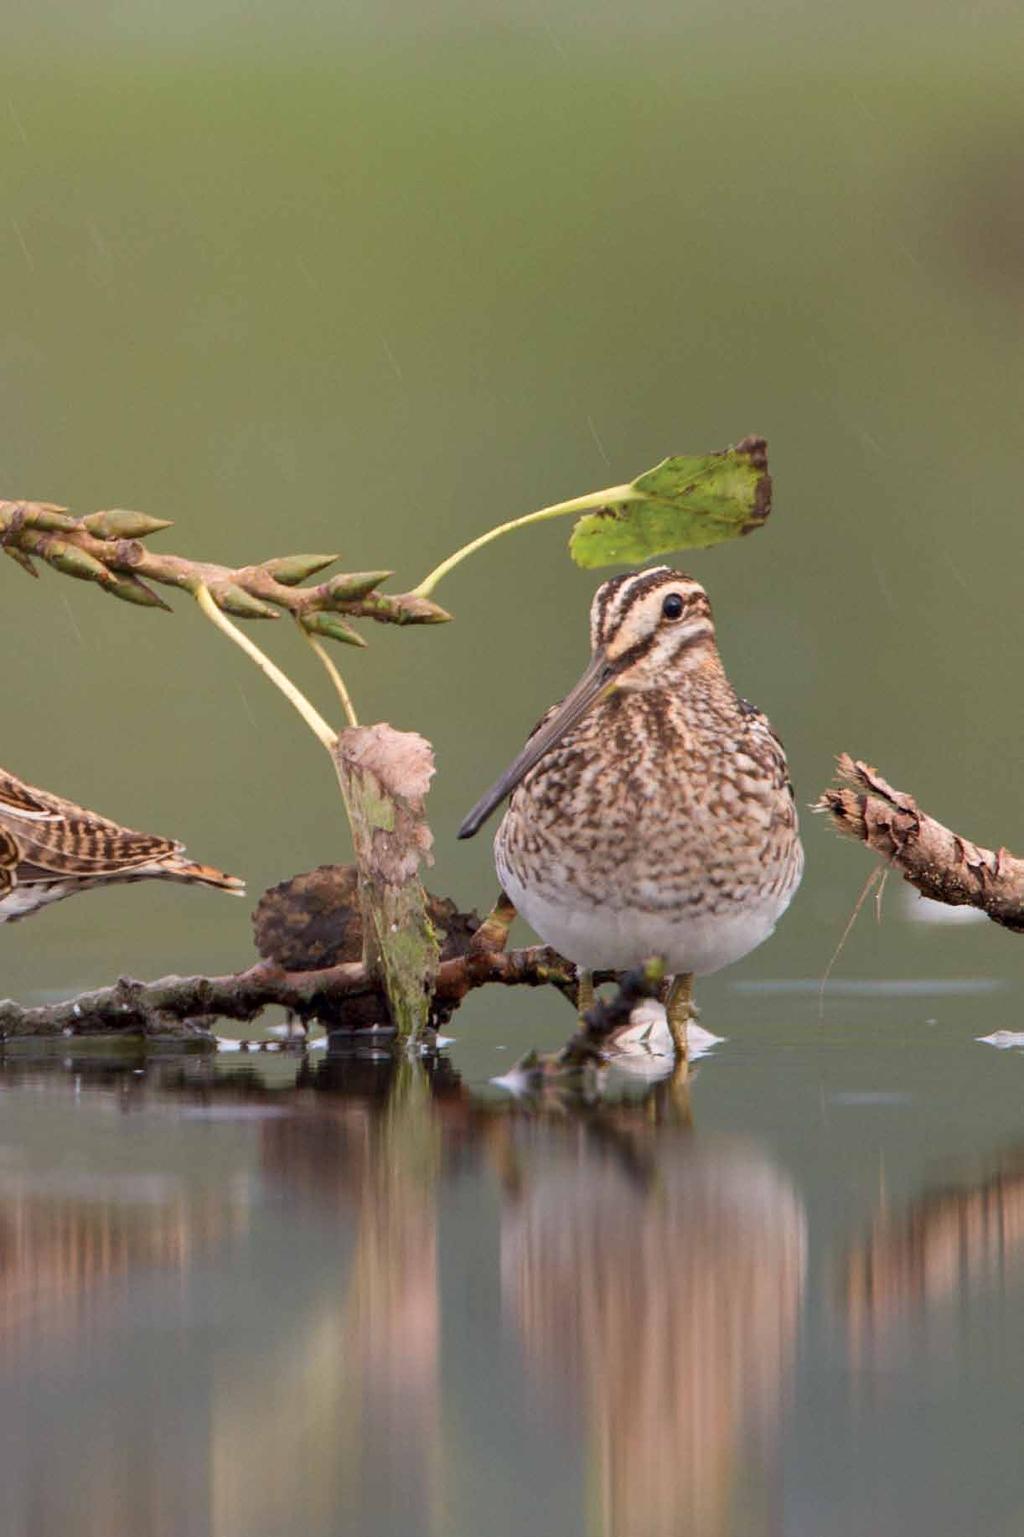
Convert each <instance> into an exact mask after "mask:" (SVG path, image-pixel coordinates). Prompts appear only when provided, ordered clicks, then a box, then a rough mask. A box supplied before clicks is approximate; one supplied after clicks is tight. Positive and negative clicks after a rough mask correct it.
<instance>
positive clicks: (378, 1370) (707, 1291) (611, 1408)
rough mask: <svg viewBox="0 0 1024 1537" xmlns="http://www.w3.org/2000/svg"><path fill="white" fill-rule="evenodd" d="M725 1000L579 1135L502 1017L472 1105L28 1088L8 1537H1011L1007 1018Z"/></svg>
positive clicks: (282, 1084)
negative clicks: (689, 1052)
mask: <svg viewBox="0 0 1024 1537" xmlns="http://www.w3.org/2000/svg"><path fill="white" fill-rule="evenodd" d="M725 997H726V998H728V999H729V1002H728V1005H727V1006H726V1007H723V1008H722V1009H721V1010H720V1011H716V1019H715V1021H714V1023H715V1025H716V1029H717V1030H719V1031H720V1033H722V1034H724V1035H726V1036H727V1039H726V1040H725V1041H724V1042H723V1043H722V1044H720V1045H718V1046H717V1047H715V1048H714V1049H713V1051H712V1052H711V1054H710V1055H709V1056H708V1057H706V1058H704V1059H703V1060H702V1061H701V1062H700V1063H699V1064H698V1065H697V1068H696V1070H695V1072H694V1075H693V1078H692V1082H691V1085H690V1088H689V1092H688V1093H686V1094H683V1093H681V1092H680V1091H679V1090H678V1089H675V1090H674V1089H673V1088H672V1087H671V1085H670V1084H668V1083H667V1082H664V1081H663V1082H651V1081H647V1080H645V1079H644V1078H643V1077H642V1076H632V1075H630V1074H629V1073H627V1072H625V1071H620V1072H619V1073H618V1074H616V1075H613V1078H612V1080H611V1081H610V1082H609V1084H608V1085H607V1086H606V1093H605V1095H604V1096H602V1097H600V1098H593V1099H591V1100H590V1101H589V1102H583V1101H581V1100H571V1099H569V1098H567V1097H564V1096H555V1095H552V1097H551V1098H550V1099H547V1100H545V1101H542V1102H532V1103H530V1102H524V1101H522V1100H516V1099H514V1098H511V1097H509V1096H507V1095H504V1094H502V1093H501V1092H500V1091H499V1090H497V1089H496V1088H495V1087H494V1085H493V1084H490V1083H489V1082H488V1081H487V1080H486V1078H484V1077H483V1073H484V1071H485V1070H486V1069H487V1068H491V1069H492V1071H494V1072H501V1071H503V1070H504V1068H505V1067H507V1065H508V1051H509V1050H510V1049H511V1050H516V1049H518V1048H519V1047H520V1046H522V1045H523V1044H524V1043H525V1042H526V1041H527V1040H528V1039H530V1038H531V1031H532V1027H531V1026H530V1025H529V1024H528V1023H526V1021H525V1020H521V1021H520V1023H519V1026H518V1028H516V1027H515V1026H511V1025H508V1026H506V1028H503V1029H502V1030H501V1032H500V1038H496V1036H495V1035H493V1034H492V1035H491V1036H490V1038H489V1039H488V1038H487V1014H486V1011H484V1010H480V1011H479V1012H478V1014H477V1018H476V1021H475V1025H474V1033H476V1034H477V1035H478V1037H479V1035H481V1034H482V1035H483V1036H484V1037H485V1038H484V1039H483V1040H481V1039H479V1038H478V1039H477V1040H476V1043H475V1046H474V1047H473V1049H472V1050H471V1051H469V1052H468V1053H467V1054H466V1058H465V1060H466V1061H467V1063H469V1064H471V1066H470V1070H469V1071H466V1072H463V1071H461V1070H460V1066H459V1061H460V1051H459V1044H458V1042H456V1043H455V1045H453V1046H452V1047H449V1048H448V1049H447V1051H446V1052H444V1053H442V1055H441V1056H440V1057H439V1058H438V1059H437V1060H435V1061H433V1062H431V1063H428V1064H425V1065H424V1066H423V1068H420V1067H419V1066H416V1065H412V1064H409V1063H403V1064H401V1065H400V1066H398V1067H397V1068H396V1067H395V1065H394V1063H393V1062H392V1061H391V1060H390V1059H389V1058H388V1057H387V1056H386V1055H385V1054H383V1053H376V1054H373V1053H363V1054H361V1055H357V1054H355V1053H354V1052H352V1051H343V1050H341V1049H340V1048H339V1049H331V1050H330V1051H327V1050H323V1049H320V1050H314V1051H310V1052H308V1053H307V1054H305V1055H302V1056H291V1055H285V1054H280V1053H279V1054H277V1055H274V1056H267V1055H259V1056H255V1055H245V1056H239V1055H237V1054H232V1055H231V1056H230V1057H224V1056H221V1057H219V1058H217V1059H216V1060H211V1059H210V1058H196V1057H191V1058H187V1059H180V1058H179V1059H177V1060H164V1061H157V1060H150V1061H145V1060H139V1061H133V1060H132V1061H127V1062H118V1063H116V1064H114V1063H111V1062H110V1061H109V1060H104V1059H103V1058H102V1056H97V1055H95V1054H91V1055H85V1054H80V1055H74V1054H72V1055H68V1056H64V1057H62V1056H59V1055H58V1056H54V1057H52V1058H50V1059H47V1060H44V1061H39V1060H29V1059H25V1058H19V1057H16V1056H9V1057H8V1058H7V1060H6V1062H5V1063H4V1066H3V1069H2V1076H0V1117H2V1127H3V1133H2V1142H0V1403H2V1406H3V1408H2V1415H3V1424H4V1434H3V1437H2V1442H0V1480H2V1485H3V1488H4V1521H3V1530H4V1532H5V1534H10V1537H21V1534H26V1537H28V1534H33V1533H40V1532H57V1531H70V1530H74V1531H75V1532H76V1533H81V1534H83V1537H84V1534H96V1537H101V1534H102V1537H110V1534H120V1533H124V1534H128V1533H131V1534H132V1537H141V1534H145V1537H157V1534H165V1533H166V1534H175V1537H177V1534H196V1537H205V1534H208V1533H209V1534H212V1537H236V1534H237V1537H243V1534H244V1537H278V1534H280V1533H283V1532H287V1531H303V1532H306V1533H309V1534H310V1537H320V1534H323V1537H327V1534H336V1533H341V1532H344V1533H353V1534H356V1533H358V1534H361V1537H362V1534H380V1537H398V1534H401V1537H416V1534H420V1533H422V1534H428V1533H429V1534H444V1537H462V1534H466V1537H474V1534H477V1533H479V1532H482V1531H488V1532H495V1533H505V1532H507V1533H509V1534H512V1533H515V1534H519V1537H522V1534H536V1537H547V1534H549V1533H552V1532H560V1533H567V1534H576V1533H578V1534H580V1537H583V1534H587V1537H591V1534H598V1533H607V1534H612V1533H614V1534H623V1537H625V1534H629V1537H669V1534H672V1537H712V1534H715V1537H728V1534H733V1537H756V1534H760V1533H765V1534H768V1533H771V1534H780V1533H784V1534H786V1537H819V1534H822V1533H826V1532H827V1533H829V1534H830V1537H833V1534H835V1537H845V1534H849V1537H861V1534H863V1533H865V1532H871V1533H872V1534H880V1537H886V1534H890V1533H891V1534H893V1537H895V1534H903V1533H909V1532H913V1533H916V1532H922V1533H923V1532H928V1533H929V1534H930V1537H945V1534H949V1537H960V1534H962V1533H963V1532H964V1531H967V1530H971V1531H978V1532H985V1533H991V1534H997V1533H999V1534H1002V1533H1006V1534H1007V1537H1009V1534H1010V1533H1016V1532H1019V1531H1020V1530H1021V1524H1022V1521H1024V1473H1022V1471H1021V1463H1020V1458H1019V1434H1020V1405H1021V1397H1020V1379H1021V1374H1022V1369H1024V1285H1022V1282H1024V1116H1022V1112H1021V1102H1022V1094H1024V1054H1021V1053H1020V1052H1016V1051H999V1050H996V1049H994V1048H992V1047H990V1046H988V1045H986V1044H982V1043H979V1042H977V1041H976V1040H975V1038H974V1037H975V1036H976V1035H978V1034H980V1033H983V1032H986V1030H987V1029H990V1028H996V1027H998V1025H1000V1024H1001V1023H1003V1022H1005V1020H1006V1018H1007V1010H1006V997H1005V993H1003V992H1001V991H1000V990H999V989H998V988H993V987H991V986H986V985H985V984H984V983H983V982H980V983H978V984H976V985H974V986H973V987H972V986H971V985H970V984H969V983H962V984H961V986H960V987H959V988H954V989H953V990H952V992H950V991H948V990H946V989H945V988H944V987H943V984H942V983H941V982H937V981H930V982H929V981H928V980H927V979H918V986H917V987H916V988H915V989H913V990H912V993H911V996H909V997H908V996H906V995H905V991H904V995H903V996H897V997H892V996H889V995H886V994H885V993H884V990H882V989H875V990H871V989H869V990H868V991H867V993H866V995H865V994H862V993H861V992H860V991H859V990H857V989H856V988H854V989H848V988H846V989H844V988H843V987H840V988H839V989H838V996H836V997H833V998H830V999H828V1000H827V1001H826V1014H825V1020H824V1022H822V1021H821V1020H820V1019H819V1009H818V1000H817V998H816V997H814V996H810V995H809V994H808V991H807V990H806V989H803V988H800V987H795V988H794V989H793V990H792V991H786V990H785V989H784V988H781V987H775V988H772V989H769V990H767V991H763V990H759V989H757V988H753V987H752V988H748V989H745V990H744V989H734V990H733V991H732V993H731V994H725ZM563 1009H564V1005H563ZM523 1012H524V1013H525V1012H526V1011H525V1010H524V1011H523ZM719 1012H720V1013H721V1016H722V1017H718V1013H719ZM564 1014H565V1018H564V1020H563V1024H568V1022H569V1018H570V1016H569V1013H568V1010H567V1009H564ZM464 1026H465V1028H466V1030H467V1032H468V1028H469V1021H468V1016H467V1017H466V1019H465V1020H463V1019H462V1018H461V1017H460V1018H459V1019H457V1021H456V1024H455V1025H454V1026H453V1029H454V1030H455V1032H456V1034H461V1033H462V1030H463V1027H464ZM533 1038H535V1033H534V1035H533Z"/></svg>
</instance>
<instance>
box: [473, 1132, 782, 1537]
mask: <svg viewBox="0 0 1024 1537" xmlns="http://www.w3.org/2000/svg"><path fill="white" fill-rule="evenodd" d="M524 1131H525V1132H526V1136H525V1143H526V1144H527V1147H526V1148H524V1152H526V1153H527V1156H528V1160H529V1171H530V1172H529V1173H528V1174H527V1175H526V1176H525V1177H524V1178H523V1179H522V1180H521V1182H520V1183H519V1186H518V1190H517V1193H516V1195H515V1196H514V1198H512V1199H510V1200H509V1202H508V1205H507V1207H506V1210H505V1214H504V1218H503V1229H502V1264H503V1276H504V1288H505V1297H506V1305H507V1311H508V1314H509V1316H510V1318H511V1320H513V1321H514V1323H515V1326H516V1327H517V1328H518V1330H519V1331H520V1333H521V1337H522V1340H523V1342H524V1345H525V1347H526V1352H527V1356H528V1359H529V1363H530V1366H531V1367H532V1369H533V1372H534V1374H535V1377H536V1378H537V1379H538V1380H539V1382H540V1383H541V1384H542V1385H543V1387H544V1388H545V1389H546V1390H547V1393H548V1395H549V1396H550V1397H551V1398H552V1399H554V1400H556V1401H557V1400H559V1399H564V1396H565V1394H567V1393H568V1394H569V1395H570V1396H571V1397H572V1398H575V1399H577V1400H578V1401H579V1402H580V1406H581V1407H582V1409H583V1411H584V1414H585V1416H586V1420H587V1422H588V1426H589V1443H590V1459H591V1468H592V1477H593V1481H594V1486H595V1492H596V1495H597V1506H598V1509H599V1511H600V1521H599V1525H598V1527H597V1529H598V1530H600V1531H601V1532H603V1533H606V1534H609V1537H627V1534H628V1537H678V1534H680V1533H684V1532H685V1533H686V1534H687V1537H712V1534H725V1533H727V1532H731V1531H734V1530H740V1529H742V1530H743V1531H745V1532H755V1531H759V1530H762V1529H770V1530H775V1529H776V1517H777V1511H776V1512H773V1511H772V1510H771V1508H767V1509H766V1508H765V1506H766V1504H767V1506H768V1507H771V1506H772V1505H773V1504H775V1502H776V1493H777V1491H776V1490H775V1484H776V1483H777V1480H776V1479H775V1477H774V1472H773V1469H774V1464H775V1455H774V1453H775V1432H776V1429H777V1424H778V1419H779V1413H780V1408H781V1407H782V1406H783V1405H784V1403H785V1400H786V1396H787V1390H788V1384H789V1374H790V1367H791V1362H792V1354H793V1344H794V1337H795V1333H796V1327H797V1319H798V1313H799V1303H800V1296H801V1289H802V1283H803V1274H804V1260H805V1218H804V1211H803V1208H802V1205H801V1203H800V1201H799V1199H798V1198H797V1196H796V1193H795V1192H794V1190H793V1188H792V1186H791V1185H790V1183H789V1181H788V1180H787V1179H786V1177H785V1176H784V1175H783V1174H782V1173H781V1171H780V1170H778V1169H777V1168H776V1167H775V1166H774V1165H773V1164H772V1163H771V1162H770V1161H768V1160H767V1159H766V1158H765V1156H764V1155H763V1154H762V1153H761V1152H760V1150H759V1149H757V1148H756V1147H754V1146H753V1145H748V1144H744V1143H740V1142H731V1141H721V1142H718V1141H714V1140H711V1141H708V1142H704V1141H703V1140H702V1139H698V1138H696V1137H695V1136H693V1135H692V1134H691V1133H690V1132H689V1130H688V1129H687V1128H686V1127H678V1126H671V1125H667V1126H666V1125H662V1126H660V1127H658V1126H655V1125H653V1124H652V1123H651V1121H650V1120H647V1121H644V1120H643V1119H636V1118H634V1123H633V1124H632V1125H630V1124H629V1123H628V1122H624V1121H623V1119H622V1118H621V1117H614V1118H613V1119H612V1121H611V1124H601V1123H600V1122H599V1123H598V1124H597V1125H596V1126H594V1125H593V1124H590V1125H587V1124H586V1123H584V1124H583V1125H573V1124H571V1123H569V1124H564V1125H562V1126H558V1125H556V1124H554V1123H550V1122H549V1123H541V1124H536V1125H534V1126H532V1127H529V1128H524ZM595 1133H596V1135H595Z"/></svg>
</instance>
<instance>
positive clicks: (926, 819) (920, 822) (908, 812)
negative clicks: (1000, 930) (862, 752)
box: [814, 753, 1024, 933]
mask: <svg viewBox="0 0 1024 1537" xmlns="http://www.w3.org/2000/svg"><path fill="white" fill-rule="evenodd" d="M837 764H838V772H837V775H836V777H837V779H838V781H839V784H838V786H837V788H834V789H829V790H826V791H825V792H824V794H823V795H822V796H821V798H820V800H818V802H817V804H816V805H815V808H814V809H815V810H816V811H821V812H824V813H825V814H826V815H827V816H828V817H829V818H830V820H831V822H832V825H833V827H834V828H835V829H836V831H837V832H840V833H843V834H844V835H845V836H847V837H850V838H856V839H858V840H859V841H860V842H861V843H864V844H866V845H867V847H868V848H869V849H873V850H874V852H875V853H876V854H880V855H881V856H882V858H883V859H884V860H885V861H886V863H887V864H888V865H889V866H890V867H891V868H893V869H895V870H897V871H898V872H899V874H900V875H902V876H903V879H904V880H905V881H909V883H910V884H911V885H912V886H915V887H916V888H917V890H918V891H919V892H920V893H921V895H922V896H925V897H930V898H931V899H932V901H934V902H945V903H946V904H947V905H948V906H951V907H964V906H970V907H977V908H980V909H981V911H982V912H983V913H986V914H987V915H988V917H989V918H991V919H992V921H993V923H999V924H1002V926H1003V927H1004V928H1007V929H1012V930H1014V932H1015V933H1021V932H1024V859H1018V858H1017V857H1016V856H1015V855H1014V854H1011V853H1009V852H1008V851H1007V850H1006V849H1005V848H1000V849H998V850H993V849H986V848H982V847H981V846H980V845H979V844H977V843H972V842H971V841H970V839H968V838H964V837H963V836H962V835H961V834H960V833H956V832H953V831H952V830H951V829H950V828H948V827H946V826H945V825H944V824H943V823H942V822H938V821H936V819H935V818H934V817H931V816H929V815H928V814H927V812H925V811H922V810H921V807H920V806H919V805H918V803H917V801H916V800H915V799H914V797H913V796H912V795H908V794H907V793H906V791H904V790H896V789H894V788H893V786H892V785H890V784H889V783H888V781H887V780H885V779H883V778H882V776H881V774H879V772H878V770H877V769H875V768H872V767H871V765H870V764H869V763H865V762H864V761H863V760H862V759H860V758H851V757H850V756H849V755H848V754H847V753H843V754H841V755H840V757H839V758H838V760H837Z"/></svg>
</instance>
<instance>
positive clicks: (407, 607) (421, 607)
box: [391, 592, 452, 624]
mask: <svg viewBox="0 0 1024 1537" xmlns="http://www.w3.org/2000/svg"><path fill="white" fill-rule="evenodd" d="M391 602H392V603H393V604H394V606H395V608H396V609H397V610H398V611H399V616H398V623H399V624H447V623H448V621H449V620H450V619H451V617H452V616H451V614H449V612H448V610H447V609H446V608H442V607H441V605H440V603H434V602H432V601H431V599H430V598H418V597H417V596H416V595H415V593H411V592H403V593H400V594H399V595H398V596H397V597H394V598H392V599H391Z"/></svg>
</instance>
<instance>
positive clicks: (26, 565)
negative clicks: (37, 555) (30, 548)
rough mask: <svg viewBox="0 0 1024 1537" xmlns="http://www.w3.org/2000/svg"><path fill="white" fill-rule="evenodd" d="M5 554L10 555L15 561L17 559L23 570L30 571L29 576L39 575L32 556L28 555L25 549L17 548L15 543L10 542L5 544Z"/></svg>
mask: <svg viewBox="0 0 1024 1537" xmlns="http://www.w3.org/2000/svg"><path fill="white" fill-rule="evenodd" d="M4 554H5V555H9V556H10V557H11V559H12V560H13V561H16V562H17V564H18V565H19V566H20V567H21V569H22V570H23V571H27V572H28V574H29V576H35V577H38V575H39V572H38V571H37V570H36V568H35V564H34V562H33V561H32V558H31V556H29V555H26V554H25V551H24V550H18V549H15V547H14V546H13V545H10V544H8V545H4Z"/></svg>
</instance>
